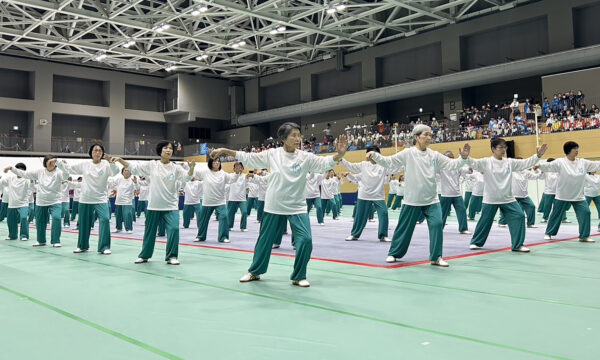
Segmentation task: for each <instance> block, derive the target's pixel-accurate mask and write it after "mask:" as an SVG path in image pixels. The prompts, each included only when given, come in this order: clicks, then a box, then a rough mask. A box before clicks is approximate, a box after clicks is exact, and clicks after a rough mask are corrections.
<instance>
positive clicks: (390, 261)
mask: <svg viewBox="0 0 600 360" xmlns="http://www.w3.org/2000/svg"><path fill="white" fill-rule="evenodd" d="M385 262H387V263H393V262H396V258H395V257H393V256H391V255H390V256H388V257H386V258H385Z"/></svg>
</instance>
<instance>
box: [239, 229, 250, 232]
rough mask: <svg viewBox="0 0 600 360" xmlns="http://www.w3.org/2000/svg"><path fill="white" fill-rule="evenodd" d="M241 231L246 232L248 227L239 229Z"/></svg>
mask: <svg viewBox="0 0 600 360" xmlns="http://www.w3.org/2000/svg"><path fill="white" fill-rule="evenodd" d="M240 231H241V232H246V231H248V229H240Z"/></svg>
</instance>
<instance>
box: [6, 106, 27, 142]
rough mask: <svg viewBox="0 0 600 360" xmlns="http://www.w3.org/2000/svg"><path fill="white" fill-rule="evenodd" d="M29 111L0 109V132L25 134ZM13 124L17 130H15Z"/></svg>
mask: <svg viewBox="0 0 600 360" xmlns="http://www.w3.org/2000/svg"><path fill="white" fill-rule="evenodd" d="M29 116H30V113H29V112H27V111H13V110H2V109H0V134H9V133H13V134H21V135H22V136H27V133H28V131H27V130H28V125H29ZM14 126H18V127H19V130H17V132H15V131H14V130H13V127H14Z"/></svg>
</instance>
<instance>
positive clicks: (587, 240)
mask: <svg viewBox="0 0 600 360" xmlns="http://www.w3.org/2000/svg"><path fill="white" fill-rule="evenodd" d="M579 241H580V242H589V243H593V242H596V240H594V239H590V238H589V237H586V238H583V239H579Z"/></svg>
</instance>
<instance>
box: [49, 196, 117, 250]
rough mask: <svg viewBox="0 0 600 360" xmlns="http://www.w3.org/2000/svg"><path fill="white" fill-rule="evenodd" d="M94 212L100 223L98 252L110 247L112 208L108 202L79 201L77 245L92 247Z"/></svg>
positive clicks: (85, 247)
mask: <svg viewBox="0 0 600 360" xmlns="http://www.w3.org/2000/svg"><path fill="white" fill-rule="evenodd" d="M94 214H96V217H97V218H98V223H99V225H100V231H99V234H98V252H103V251H104V250H109V249H110V220H109V219H110V208H109V205H108V203H99V204H83V203H79V236H78V238H77V247H78V248H80V249H82V250H87V249H89V248H90V230H91V228H92V218H93V215H94ZM52 225H53V226H54V221H52Z"/></svg>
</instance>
